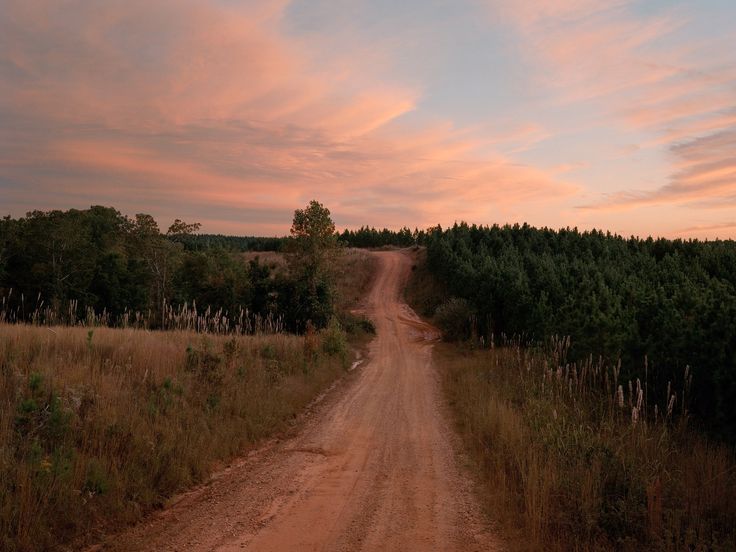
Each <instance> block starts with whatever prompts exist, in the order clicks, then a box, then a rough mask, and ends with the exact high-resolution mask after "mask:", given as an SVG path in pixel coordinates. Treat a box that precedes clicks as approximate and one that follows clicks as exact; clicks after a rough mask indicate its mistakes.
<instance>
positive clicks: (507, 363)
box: [437, 345, 736, 551]
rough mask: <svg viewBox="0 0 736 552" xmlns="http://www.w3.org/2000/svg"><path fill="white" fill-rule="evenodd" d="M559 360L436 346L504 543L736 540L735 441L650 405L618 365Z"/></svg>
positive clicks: (727, 544) (586, 545) (675, 546)
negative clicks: (718, 438)
mask: <svg viewBox="0 0 736 552" xmlns="http://www.w3.org/2000/svg"><path fill="white" fill-rule="evenodd" d="M560 358H561V356H559V355H557V354H555V353H551V352H546V353H545V352H541V351H532V350H525V349H523V348H520V347H518V346H509V347H501V348H495V349H491V350H464V349H460V348H458V347H452V346H449V345H443V346H441V347H439V348H438V354H437V359H438V362H439V364H440V366H441V367H442V373H443V382H444V389H445V391H446V393H447V396H448V398H449V400H450V402H451V404H452V407H453V410H454V412H455V414H456V419H457V423H458V425H459V428H460V430H461V433H462V435H463V436H464V439H465V442H466V444H467V447H468V449H469V450H470V451H471V453H472V454H471V455H472V457H473V458H474V460H475V463H476V466H477V468H478V471H479V473H480V475H481V480H482V481H483V488H482V492H480V493H479V494H480V496H482V499H483V501H484V503H485V505H486V506H487V508H488V510H489V513H490V515H491V517H492V518H494V519H496V520H497V521H498V522H499V524H500V525H501V527H502V528H503V529H504V531H505V533H506V535H507V536H508V538H509V542H510V546H511V548H513V549H519V550H542V549H544V550H641V549H647V550H672V551H675V550H734V549H736V459H735V458H734V453H733V450H731V449H730V448H728V447H726V446H724V445H720V444H717V443H714V442H709V441H708V440H707V439H706V438H705V437H703V436H701V435H699V434H698V433H697V432H696V431H694V430H692V429H690V428H689V427H688V426H687V423H686V417H685V416H682V415H680V416H679V417H675V415H674V414H673V415H672V416H669V417H668V416H667V408H666V405H662V404H660V405H657V409H656V414H655V408H654V405H653V404H647V402H646V397H645V393H643V392H642V393H641V394H640V393H638V391H637V384H636V382H632V384H631V386H629V384H628V382H617V381H616V370H615V367H610V366H609V367H606V366H604V365H601V364H596V363H593V362H588V363H586V364H585V365H583V366H571V365H562V366H560V361H559V359H560ZM619 383H621V388H620V391H621V393H622V395H619V387H618V384H619ZM642 388H643V389H644V388H645V387H644V385H643V384H642ZM672 392H674V390H673V391H672ZM681 393H682V390H677V392H676V396H677V400H676V401H675V403H676V404H679V402H680V401H681V397H682V395H681ZM639 396H641V397H642V399H641V400H638V398H639ZM621 397H623V401H620V398H621ZM670 397H671V395H670ZM621 403H623V406H621ZM635 409H636V412H635ZM663 413H664V416H663Z"/></svg>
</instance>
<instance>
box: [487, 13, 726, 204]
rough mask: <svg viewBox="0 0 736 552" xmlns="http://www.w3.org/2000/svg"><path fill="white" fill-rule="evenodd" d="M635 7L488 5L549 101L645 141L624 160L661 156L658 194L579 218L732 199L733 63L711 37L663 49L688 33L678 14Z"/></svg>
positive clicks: (619, 195)
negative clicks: (664, 168)
mask: <svg viewBox="0 0 736 552" xmlns="http://www.w3.org/2000/svg"><path fill="white" fill-rule="evenodd" d="M634 3H635V2H634V1H633V0H629V1H620V2H613V3H608V4H606V5H605V7H602V6H603V5H602V4H601V3H600V2H595V1H588V0H560V1H555V2H551V3H544V5H541V6H540V5H539V3H537V2H531V1H521V2H514V3H513V4H507V3H503V6H500V7H499V6H498V5H497V3H492V5H493V6H495V7H496V9H497V12H499V13H503V14H505V15H506V17H507V18H508V19H509V21H511V22H513V23H514V25H515V26H516V28H517V31H518V34H519V36H520V37H521V41H522V51H523V52H525V54H526V55H527V57H528V58H529V59H530V60H531V62H532V63H533V64H536V65H537V66H538V67H539V69H540V71H539V74H541V75H543V77H542V79H543V81H544V80H545V79H546V83H545V84H546V86H547V88H548V89H550V90H553V91H555V93H556V95H557V101H559V102H561V103H568V104H569V103H576V102H580V101H588V102H589V103H590V105H592V106H594V108H595V109H597V110H598V111H599V112H600V113H601V121H606V122H607V124H608V125H609V126H616V127H619V128H622V129H623V131H624V132H631V133H634V132H636V133H647V134H649V135H650V136H651V138H648V139H646V141H644V142H642V143H640V144H638V145H637V147H634V148H632V149H631V153H632V154H633V153H636V152H637V151H639V149H640V148H641V147H645V148H650V147H658V148H665V153H666V154H667V158H668V159H669V163H670V167H671V173H670V175H669V178H668V179H667V181H666V182H665V183H664V184H663V185H661V186H660V187H658V188H655V189H653V190H652V189H650V190H629V191H619V192H615V193H608V194H605V195H604V196H603V197H602V198H601V199H599V200H597V201H593V202H592V203H590V204H588V205H585V206H583V207H584V208H586V209H596V210H604V209H607V210H621V209H628V208H632V207H642V206H653V205H661V204H683V203H684V204H692V203H693V202H696V201H701V202H703V201H706V202H707V201H717V200H718V199H719V198H721V199H723V200H728V198H730V197H731V196H732V195H733V194H734V193H735V192H736V189H735V188H736V171H735V169H736V165H735V163H736V162H735V161H734V159H735V156H736V142H734V140H733V136H734V133H735V132H736V119H735V118H734V113H733V109H734V108H736V72H734V70H733V67H734V62H735V61H736V59H735V57H736V56H734V54H733V50H730V51H729V50H724V49H723V48H719V47H717V46H718V44H719V43H718V42H717V41H718V38H717V37H714V38H713V39H712V41H711V42H712V44H711V43H710V42H708V40H709V39H699V41H697V42H696V41H693V40H688V41H684V42H682V41H681V42H680V46H678V47H677V48H673V47H672V43H671V41H670V42H668V39H669V38H671V37H672V36H673V35H675V34H677V33H678V32H679V31H681V30H682V29H683V28H685V27H686V26H687V24H688V17H687V15H686V13H685V12H684V11H683V10H680V11H679V12H674V11H673V10H669V11H664V12H661V13H660V14H659V15H649V16H642V15H640V14H636V15H635V14H634V13H633V10H632V9H631V7H632V6H633V4H634ZM537 8H539V9H537ZM709 45H710V46H711V47H709ZM703 52H708V53H709V54H708V55H709V56H710V57H708V58H707V59H704V58H703ZM599 124H605V123H599Z"/></svg>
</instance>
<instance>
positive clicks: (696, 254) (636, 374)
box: [426, 223, 736, 440]
mask: <svg viewBox="0 0 736 552" xmlns="http://www.w3.org/2000/svg"><path fill="white" fill-rule="evenodd" d="M426 245H427V263H428V265H429V268H430V270H431V271H432V272H433V273H434V274H435V275H436V277H437V278H438V279H439V280H440V281H441V282H442V283H443V284H444V286H446V289H447V290H448V293H449V295H450V296H452V297H453V298H455V299H454V300H452V301H451V302H450V303H449V304H446V305H443V306H440V307H439V308H438V311H440V310H442V309H444V311H443V312H440V314H442V315H444V316H445V317H446V318H447V319H448V320H455V321H457V319H458V317H460V318H464V319H465V320H471V321H472V323H470V324H466V325H465V327H464V333H465V335H464V337H468V336H469V335H470V334H471V333H475V334H476V335H477V336H483V337H484V340H490V339H492V337H493V336H495V337H496V339H498V337H499V336H500V335H502V334H505V335H506V336H516V337H517V338H521V339H523V340H524V341H526V342H528V343H534V342H536V343H541V342H543V341H544V340H545V339H546V338H549V337H550V336H554V335H557V336H570V338H571V340H572V346H571V354H570V360H581V359H585V358H586V357H589V356H591V355H592V356H593V357H594V358H597V357H598V356H599V355H602V356H603V357H604V358H607V359H610V361H611V362H615V361H616V359H620V361H621V364H622V377H624V378H625V379H632V380H634V381H635V380H636V378H640V379H641V381H642V382H644V381H645V379H646V382H647V386H648V393H650V394H651V396H652V398H654V397H655V396H657V395H660V396H664V394H665V390H666V388H667V387H668V385H670V382H671V386H672V388H673V389H674V388H675V387H674V386H675V385H677V386H678V387H679V388H682V385H681V384H682V380H683V378H685V377H689V376H692V378H693V387H692V389H693V392H694V395H693V397H692V405H693V408H694V410H695V412H697V414H699V415H700V416H699V417H700V419H701V420H704V421H706V420H707V423H708V425H710V427H711V428H712V429H713V430H714V431H717V432H719V433H721V435H722V436H725V437H727V438H729V439H730V440H734V439H735V438H736V408H735V407H734V404H736V243H735V242H733V241H731V240H727V241H721V240H717V241H705V242H703V241H697V240H668V239H652V238H648V239H639V238H634V237H631V238H628V239H627V238H623V237H621V236H617V235H612V234H610V233H604V232H601V231H595V230H594V231H590V232H580V231H578V230H577V229H569V228H568V229H562V230H559V231H555V230H550V229H547V228H541V229H538V228H533V227H531V226H528V225H526V224H524V225H521V226H520V225H514V226H503V227H500V226H490V227H488V226H475V225H473V226H469V225H468V224H465V223H462V224H455V225H454V226H453V227H451V228H448V229H444V230H443V229H442V228H441V227H439V226H438V227H436V228H434V229H431V230H430V231H429V232H428V233H427V238H426ZM453 310H455V311H460V312H459V313H458V312H455V313H453V312H452V311H453ZM448 311H449V312H448ZM453 314H454V316H453ZM455 329H457V325H456V326H455ZM686 373H687V374H688V375H687V376H686ZM678 400H683V397H679V398H678ZM684 400H688V398H687V397H685V398H684Z"/></svg>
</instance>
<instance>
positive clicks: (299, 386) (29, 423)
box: [0, 325, 350, 551]
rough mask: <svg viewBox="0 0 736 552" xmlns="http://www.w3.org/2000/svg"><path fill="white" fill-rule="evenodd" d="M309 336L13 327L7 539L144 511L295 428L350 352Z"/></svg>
mask: <svg viewBox="0 0 736 552" xmlns="http://www.w3.org/2000/svg"><path fill="white" fill-rule="evenodd" d="M345 347H346V345H345V336H344V334H343V333H342V332H341V331H340V330H338V329H337V328H334V327H333V328H331V329H328V330H325V331H324V332H322V333H321V334H314V335H308V336H304V337H297V336H287V335H269V336H245V337H225V336H211V335H202V334H194V333H183V332H146V331H139V330H120V329H107V328H98V329H94V330H90V329H86V328H62V327H55V328H40V327H31V326H11V325H0V549H2V550H8V551H15V550H45V549H49V548H51V547H52V546H53V545H54V544H56V543H59V542H70V541H73V540H74V539H81V540H84V537H85V536H86V535H89V534H90V532H92V531H97V530H99V529H104V528H107V529H110V528H114V527H116V526H119V525H120V524H124V523H130V522H133V521H135V520H137V519H139V518H140V517H141V516H142V515H143V514H145V513H146V512H148V511H150V510H151V509H153V508H156V507H159V506H161V505H162V504H163V503H164V502H165V501H166V499H167V497H169V496H171V495H172V494H173V493H175V492H177V491H179V490H182V489H184V488H186V487H188V486H190V485H192V484H194V483H196V482H198V481H201V480H203V479H204V478H205V477H206V476H207V475H208V474H209V472H210V470H211V469H212V466H213V462H215V461H217V460H223V459H227V458H229V457H232V456H233V455H236V454H239V453H242V452H243V451H244V450H245V449H246V448H247V447H248V446H250V445H253V444H254V443H257V442H258V441H259V439H262V438H264V437H266V436H268V435H271V434H273V433H274V432H278V431H280V430H283V429H285V428H287V427H288V426H289V424H290V421H291V420H292V419H293V418H294V417H295V416H296V415H297V414H298V413H299V412H300V411H301V410H302V409H303V408H304V407H305V406H306V405H307V404H308V403H309V402H310V401H311V400H313V399H314V398H315V396H316V395H317V394H318V393H319V392H321V391H322V390H323V389H325V388H326V387H327V386H328V385H329V384H330V383H331V382H332V381H334V380H335V379H336V378H337V377H339V376H340V375H341V374H342V373H343V372H344V369H345V368H346V366H347V365H348V364H349V360H350V358H349V357H348V353H347V350H346V348H345Z"/></svg>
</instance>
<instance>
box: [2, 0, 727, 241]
mask: <svg viewBox="0 0 736 552" xmlns="http://www.w3.org/2000/svg"><path fill="white" fill-rule="evenodd" d="M311 199H317V200H319V201H320V202H322V203H323V204H325V205H326V206H327V207H328V208H329V209H330V210H331V212H332V215H333V219H334V220H335V222H336V223H337V225H338V227H339V228H345V227H349V228H356V227H359V226H362V225H370V226H376V227H384V226H386V227H389V228H399V227H402V226H404V225H406V226H410V227H412V228H413V227H419V228H424V227H428V226H433V225H436V224H442V225H443V226H446V225H449V224H452V223H453V222H455V221H461V220H465V221H467V222H470V223H477V224H496V223H498V224H506V223H510V224H513V223H517V222H518V223H524V222H527V223H529V224H532V225H534V226H547V227H551V228H561V227H573V226H577V227H578V228H581V229H592V228H598V229H603V230H610V231H611V232H615V233H618V234H622V235H626V236H628V235H638V236H642V237H644V236H649V235H652V236H664V237H670V238H683V239H686V238H699V239H706V238H707V239H713V238H736V2H733V0H698V1H697V2H695V1H692V0H690V1H685V0H679V1H678V0H667V1H665V0H645V1H637V0H610V1H605V0H546V1H544V2H542V1H538V0H514V1H504V0H403V1H402V2H396V1H394V0H392V1H388V0H295V1H288V0H263V1H254V0H244V1H240V0H105V1H99V0H86V1H80V0H0V215H2V216H4V215H11V216H22V215H23V214H24V213H25V212H27V211H30V210H34V209H43V210H45V209H68V208H86V207H88V206H90V205H109V206H114V207H116V208H117V209H119V210H120V211H121V212H123V213H125V214H128V215H132V214H135V213H139V212H145V213H150V214H152V215H154V216H155V217H156V218H157V219H158V220H159V221H160V223H161V225H162V226H165V225H168V223H170V222H171V221H172V220H173V219H174V218H182V219H184V220H186V221H188V222H200V223H201V224H202V231H203V232H212V233H226V234H239V235H243V234H248V235H254V234H255V235H283V234H285V233H287V232H288V228H289V226H290V224H291V218H292V215H293V211H294V209H297V208H300V207H303V206H305V205H306V204H307V203H308V202H309V201H310V200H311Z"/></svg>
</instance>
